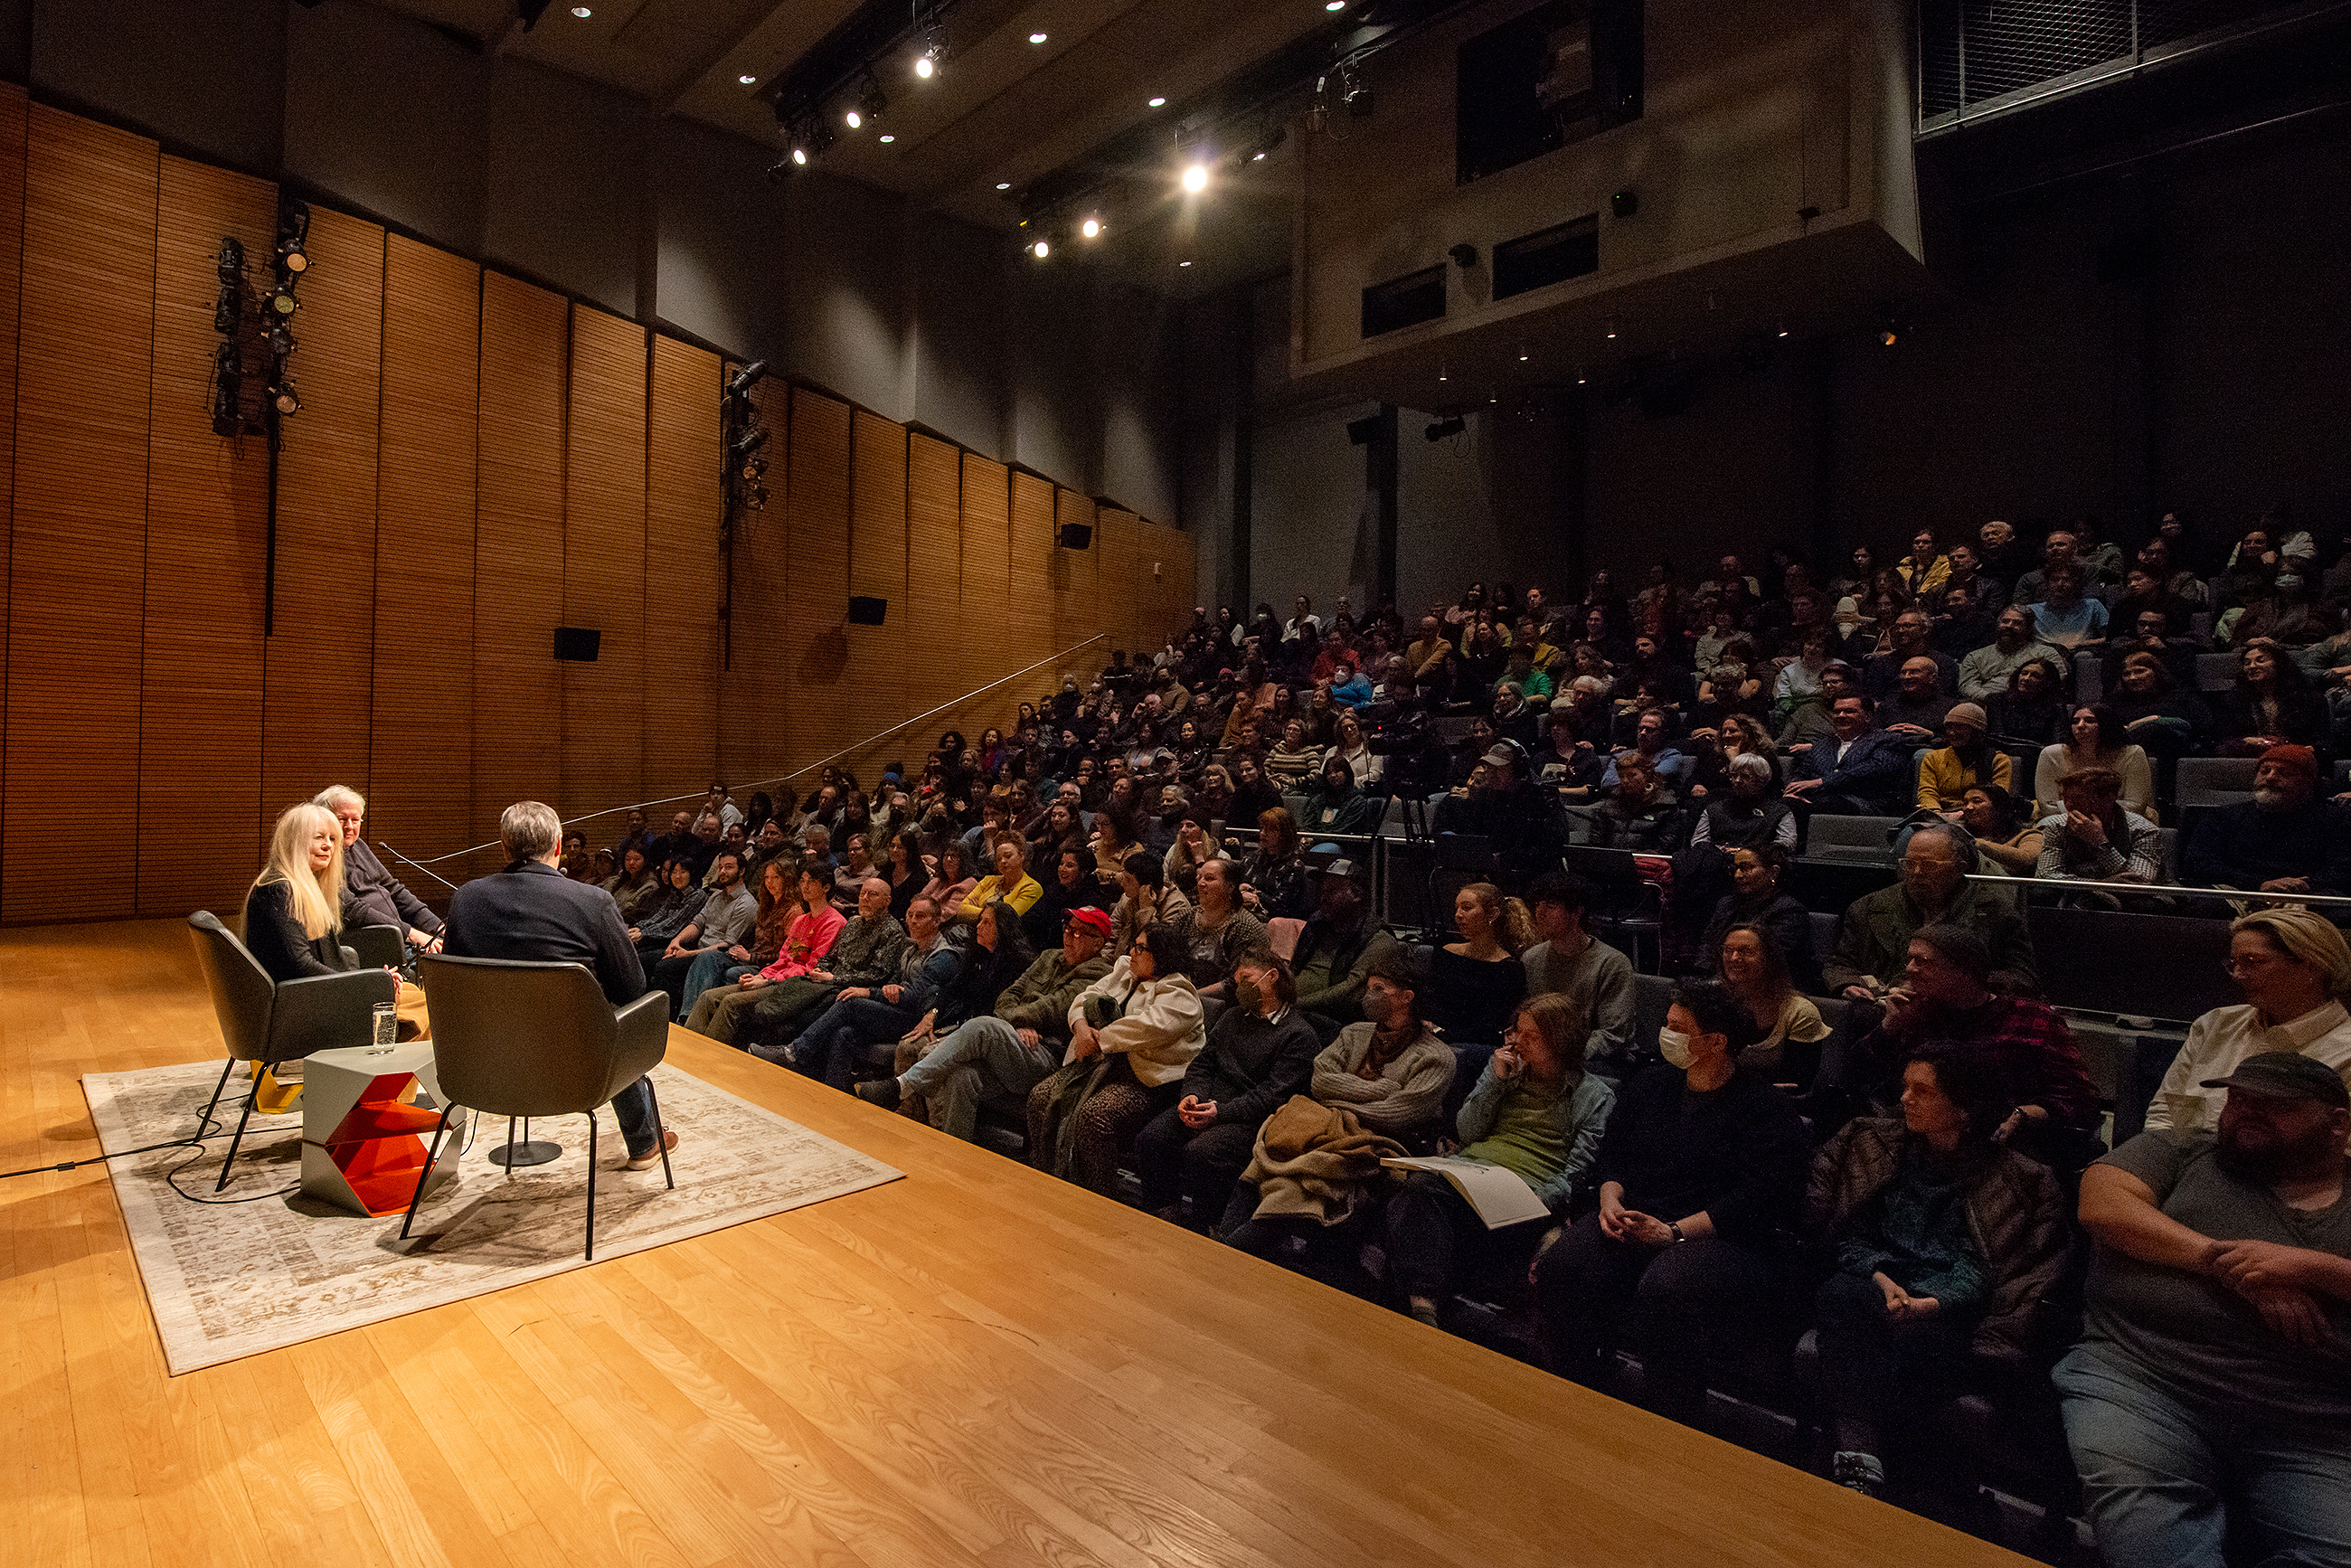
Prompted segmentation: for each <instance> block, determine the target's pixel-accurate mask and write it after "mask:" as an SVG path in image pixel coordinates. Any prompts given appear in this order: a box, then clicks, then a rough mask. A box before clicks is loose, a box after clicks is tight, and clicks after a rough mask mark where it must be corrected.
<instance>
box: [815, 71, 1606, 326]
mask: <svg viewBox="0 0 2351 1568" xmlns="http://www.w3.org/2000/svg"><path fill="white" fill-rule="evenodd" d="M841 120H843V121H845V122H846V123H847V124H848V126H849V129H850V130H852V131H854V130H856V129H857V128H858V127H860V126H862V125H863V124H864V123H865V117H864V116H863V115H862V114H860V113H858V112H857V110H853V109H852V110H849V111H848V112H847V113H846V114H843V115H842V116H841ZM1608 335H1609V336H1610V337H1612V338H1613V337H1614V336H1615V335H1616V334H1615V333H1614V332H1611V333H1609V334H1608Z"/></svg>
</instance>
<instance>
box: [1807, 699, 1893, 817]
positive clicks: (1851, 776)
mask: <svg viewBox="0 0 2351 1568" xmlns="http://www.w3.org/2000/svg"><path fill="white" fill-rule="evenodd" d="M1876 712H1877V704H1876V702H1875V701H1873V700H1872V699H1870V698H1868V697H1865V696H1857V695H1856V696H1842V697H1839V698H1837V700H1836V704H1835V706H1833V707H1832V708H1830V709H1829V727H1830V730H1831V733H1830V734H1829V735H1826V736H1823V737H1822V738H1820V739H1818V740H1816V741H1814V742H1813V744H1812V747H1811V748H1810V749H1809V750H1804V751H1796V752H1794V755H1793V757H1792V759H1791V764H1790V767H1789V770H1788V771H1789V776H1790V777H1789V780H1788V787H1787V790H1786V794H1787V797H1788V799H1789V800H1792V801H1794V802H1796V803H1798V804H1800V805H1802V806H1804V807H1806V808H1808V809H1810V810H1814V811H1825V812H1827V813H1828V814H1830V815H1831V816H1837V817H1899V816H1903V815H1905V814H1906V812H1905V810H1903V809H1902V808H1900V807H1898V806H1897V805H1896V800H1898V799H1899V797H1900V794H1901V790H1902V786H1903V784H1904V783H1905V782H1906V781H1907V779H1908V778H1909V775H1910V747H1909V744H1908V743H1907V741H1904V740H1901V739H1900V738H1898V737H1895V736H1892V735H1888V734H1887V733H1886V731H1884V730H1882V729H1879V728H1878V727H1877V720H1876ZM1791 749H1793V748H1791Z"/></svg>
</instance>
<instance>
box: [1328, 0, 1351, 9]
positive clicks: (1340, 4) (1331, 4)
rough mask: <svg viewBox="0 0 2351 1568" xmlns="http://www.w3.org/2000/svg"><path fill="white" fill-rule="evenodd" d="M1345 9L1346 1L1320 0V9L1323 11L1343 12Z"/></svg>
mask: <svg viewBox="0 0 2351 1568" xmlns="http://www.w3.org/2000/svg"><path fill="white" fill-rule="evenodd" d="M1346 8H1347V0H1322V9H1324V10H1325V11H1343V10H1345V9H1346Z"/></svg>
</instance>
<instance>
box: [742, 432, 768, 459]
mask: <svg viewBox="0 0 2351 1568" xmlns="http://www.w3.org/2000/svg"><path fill="white" fill-rule="evenodd" d="M766 444H768V427H767V426H766V425H764V424H762V425H758V426H757V427H755V428H753V429H750V430H747V431H745V432H744V433H743V434H740V435H738V436H737V437H736V438H735V455H736V457H737V458H738V459H742V458H748V457H749V456H750V455H751V454H753V453H754V452H757V451H758V450H759V448H761V447H762V446H765V445H766Z"/></svg>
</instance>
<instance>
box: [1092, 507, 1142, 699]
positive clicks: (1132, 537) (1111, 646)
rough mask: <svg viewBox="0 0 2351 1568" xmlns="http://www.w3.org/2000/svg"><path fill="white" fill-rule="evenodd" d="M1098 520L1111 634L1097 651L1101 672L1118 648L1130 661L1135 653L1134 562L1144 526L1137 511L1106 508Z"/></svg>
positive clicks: (1105, 623)
mask: <svg viewBox="0 0 2351 1568" xmlns="http://www.w3.org/2000/svg"><path fill="white" fill-rule="evenodd" d="M1097 517H1098V520H1099V523H1100V527H1101V532H1099V533H1098V534H1096V535H1095V536H1094V540H1095V543H1096V544H1097V545H1098V546H1099V547H1100V548H1101V549H1102V568H1101V570H1102V630H1103V631H1104V632H1108V633H1109V634H1110V635H1109V637H1108V639H1107V640H1106V641H1105V642H1103V643H1101V644H1100V645H1099V646H1098V648H1097V650H1096V653H1097V655H1098V656H1097V657H1096V659H1095V660H1094V668H1096V669H1100V668H1102V665H1104V664H1109V663H1110V656H1111V653H1113V651H1114V650H1116V649H1120V648H1123V649H1125V650H1126V652H1127V654H1128V656H1129V657H1130V658H1132V657H1133V656H1134V649H1135V626H1136V624H1137V622H1139V620H1140V619H1141V618H1140V617H1139V616H1138V615H1137V613H1136V609H1135V602H1134V596H1135V580H1134V559H1135V552H1136V550H1137V549H1138V548H1139V546H1140V536H1141V533H1142V523H1141V519H1139V518H1137V517H1135V515H1134V513H1133V512H1122V511H1119V510H1117V509H1116V508H1115V507H1103V508H1102V511H1101V512H1100V513H1099V514H1097Z"/></svg>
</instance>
